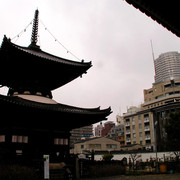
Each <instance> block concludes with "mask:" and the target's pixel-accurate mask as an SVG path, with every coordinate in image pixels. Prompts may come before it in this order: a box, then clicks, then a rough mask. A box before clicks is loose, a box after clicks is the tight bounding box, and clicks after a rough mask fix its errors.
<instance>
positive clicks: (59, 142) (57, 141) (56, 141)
mask: <svg viewBox="0 0 180 180" xmlns="http://www.w3.org/2000/svg"><path fill="white" fill-rule="evenodd" d="M54 144H55V145H68V139H63V138H55V139H54Z"/></svg>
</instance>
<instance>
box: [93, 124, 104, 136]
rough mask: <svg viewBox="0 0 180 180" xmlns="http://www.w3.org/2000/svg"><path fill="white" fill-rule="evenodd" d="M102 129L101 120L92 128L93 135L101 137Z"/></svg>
mask: <svg viewBox="0 0 180 180" xmlns="http://www.w3.org/2000/svg"><path fill="white" fill-rule="evenodd" d="M102 129H103V125H102V122H100V124H98V125H97V126H96V127H95V128H94V135H95V136H96V137H101V136H102Z"/></svg>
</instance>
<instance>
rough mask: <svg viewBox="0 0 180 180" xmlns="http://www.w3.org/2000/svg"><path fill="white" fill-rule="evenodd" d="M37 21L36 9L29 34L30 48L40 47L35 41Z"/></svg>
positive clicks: (37, 13) (37, 12)
mask: <svg viewBox="0 0 180 180" xmlns="http://www.w3.org/2000/svg"><path fill="white" fill-rule="evenodd" d="M38 23H39V11H38V9H36V11H35V14H34V20H33V27H32V34H31V44H30V45H29V48H32V49H40V47H39V46H38V45H37V44H36V43H37V41H38V40H37V36H38Z"/></svg>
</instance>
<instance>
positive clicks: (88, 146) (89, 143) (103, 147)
mask: <svg viewBox="0 0 180 180" xmlns="http://www.w3.org/2000/svg"><path fill="white" fill-rule="evenodd" d="M92 150H94V151H95V152H102V151H108V152H110V151H120V143H119V142H118V141H115V140H112V139H109V138H106V137H96V138H89V139H86V140H81V141H79V142H77V143H75V144H74V154H80V153H83V152H86V151H90V152H91V151H92Z"/></svg>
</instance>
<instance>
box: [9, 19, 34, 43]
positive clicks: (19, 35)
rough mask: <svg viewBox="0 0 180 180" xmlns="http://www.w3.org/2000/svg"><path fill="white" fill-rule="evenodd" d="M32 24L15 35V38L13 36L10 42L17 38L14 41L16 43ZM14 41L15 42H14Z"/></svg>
mask: <svg viewBox="0 0 180 180" xmlns="http://www.w3.org/2000/svg"><path fill="white" fill-rule="evenodd" d="M31 24H32V21H31V22H30V23H29V24H28V25H27V26H26V27H25V28H24V29H23V30H22V31H21V32H20V33H19V34H17V35H16V36H14V37H13V38H12V39H11V40H14V39H15V38H17V39H16V41H17V40H18V39H19V38H20V37H21V36H22V34H23V33H24V32H26V30H27V29H28V27H29V26H30V25H31ZM16 41H15V42H16Z"/></svg>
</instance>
